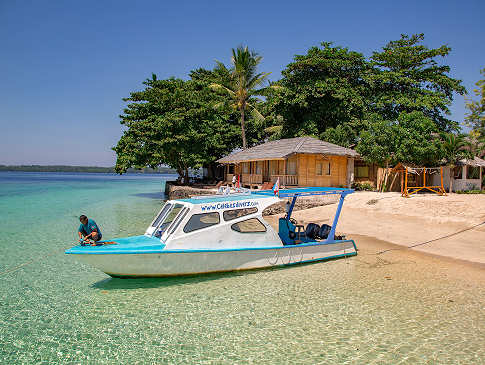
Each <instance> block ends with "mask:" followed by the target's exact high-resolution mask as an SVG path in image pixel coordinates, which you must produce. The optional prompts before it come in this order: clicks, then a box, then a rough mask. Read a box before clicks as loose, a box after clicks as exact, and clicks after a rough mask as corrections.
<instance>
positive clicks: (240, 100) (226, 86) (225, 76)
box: [210, 46, 270, 149]
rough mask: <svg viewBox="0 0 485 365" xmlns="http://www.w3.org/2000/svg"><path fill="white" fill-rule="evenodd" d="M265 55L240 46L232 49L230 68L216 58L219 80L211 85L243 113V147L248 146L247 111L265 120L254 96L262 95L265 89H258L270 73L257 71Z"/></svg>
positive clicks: (256, 117)
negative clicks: (262, 55)
mask: <svg viewBox="0 0 485 365" xmlns="http://www.w3.org/2000/svg"><path fill="white" fill-rule="evenodd" d="M262 59H263V57H261V56H259V55H258V54H257V53H256V52H254V51H250V50H249V49H248V47H247V46H246V47H243V46H239V47H238V48H237V49H234V48H233V49H232V57H231V64H232V67H231V68H230V69H228V68H226V66H225V65H224V64H223V63H222V62H219V61H217V60H216V63H217V66H216V68H215V70H214V71H215V73H216V74H218V75H219V80H218V81H219V82H214V83H212V84H211V85H210V87H211V88H212V89H213V90H215V91H218V92H221V93H224V94H227V95H229V96H230V98H231V100H232V103H231V104H232V107H233V108H235V109H237V110H238V111H239V112H240V113H241V135H242V142H243V148H244V149H246V148H247V146H248V145H247V141H246V126H245V112H246V110H248V109H249V111H250V113H251V115H252V116H253V118H255V119H256V120H258V121H263V120H264V117H263V115H262V114H261V113H260V112H259V111H258V110H257V108H256V105H255V102H256V99H255V98H254V96H255V95H261V94H262V92H263V91H264V90H265V89H259V90H256V87H258V86H260V85H261V84H262V83H263V82H264V81H265V80H266V78H267V77H268V75H269V74H270V73H269V72H262V73H257V72H256V69H257V66H258V64H259V63H260V62H261V60H262Z"/></svg>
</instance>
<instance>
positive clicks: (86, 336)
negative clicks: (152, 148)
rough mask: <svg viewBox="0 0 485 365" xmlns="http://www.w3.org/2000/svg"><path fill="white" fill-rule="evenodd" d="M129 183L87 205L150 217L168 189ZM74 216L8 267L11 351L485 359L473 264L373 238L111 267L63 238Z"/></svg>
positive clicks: (482, 295) (7, 353) (62, 357)
mask: <svg viewBox="0 0 485 365" xmlns="http://www.w3.org/2000/svg"><path fill="white" fill-rule="evenodd" d="M145 188H146V187H145ZM117 189H122V190H123V191H124V192H125V193H129V194H123V195H119V196H117V195H116V194H112V195H110V196H109V197H108V198H106V200H103V199H102V198H100V200H99V201H98V202H96V203H94V204H92V205H88V206H86V207H87V210H89V211H90V212H92V213H91V214H94V216H95V217H96V218H97V219H98V220H103V221H104V222H105V223H104V224H103V227H105V230H106V231H107V232H108V233H109V234H111V235H113V234H116V233H118V232H121V233H124V234H126V233H138V232H140V231H143V230H144V228H145V225H146V224H147V222H149V221H150V220H151V218H152V216H153V215H154V212H155V211H156V210H157V209H158V208H159V203H158V202H157V201H156V200H155V199H150V198H149V197H148V198H147V197H142V196H134V194H138V193H142V192H143V190H142V188H141V187H140V186H138V185H128V186H124V185H123V186H119V187H117ZM148 191H150V190H148ZM155 191H156V190H155ZM56 209H59V207H57V208H56ZM61 210H62V209H61ZM64 211H65V212H66V214H67V213H69V212H72V214H74V212H75V211H76V209H74V208H69V209H65V210H64ZM71 219H72V218H71V217H67V218H66V217H64V216H59V217H58V219H57V225H56V226H55V227H54V228H53V230H54V236H55V237H57V238H56V239H57V240H56V239H54V240H50V241H49V240H47V241H41V242H42V244H43V245H45V248H46V249H48V250H53V251H54V254H52V255H51V256H46V257H44V258H42V251H35V252H36V255H34V254H31V255H28V256H29V257H33V258H39V256H41V258H42V259H40V260H38V261H36V262H35V263H34V264H32V265H28V266H26V267H24V268H22V270H19V271H17V272H15V273H14V274H9V275H5V276H2V280H1V281H0V302H1V305H0V362H1V363H32V362H46V363H51V362H71V361H72V362H83V363H84V362H96V363H132V362H136V361H141V362H143V363H150V362H153V363H265V364H266V363H273V364H290V363H291V364H293V363H307V364H317V363H339V364H340V363H347V364H373V363H382V364H395V363H407V364H416V363H430V364H434V363H440V364H443V363H449V364H455V363H469V364H479V363H483V359H484V358H485V346H483V343H485V326H484V325H483V323H485V310H484V304H483V303H485V290H483V281H482V282H481V283H478V282H474V281H473V280H465V279H464V276H463V275H461V274H459V272H460V270H461V269H462V268H461V267H460V264H456V263H446V264H442V263H440V261H439V260H435V259H430V258H428V257H426V256H422V255H421V256H420V255H415V256H412V255H411V256H410V255H405V254H403V253H402V252H395V253H392V252H391V253H387V254H385V255H382V256H373V255H369V253H370V252H369V251H366V250H365V245H364V244H363V248H364V249H363V250H361V251H360V252H359V256H357V257H353V258H349V259H342V260H336V261H330V262H325V263H316V264H310V265H303V266H296V267H290V268H284V269H272V270H260V271H252V272H245V273H226V274H215V275H206V276H193V277H182V278H167V279H125V280H123V279H111V278H108V277H107V276H106V275H104V274H102V273H100V272H98V271H96V270H94V269H92V268H90V267H87V266H85V265H82V264H80V263H77V262H75V261H74V260H72V259H71V257H68V256H65V255H63V254H62V253H61V252H56V249H57V248H60V247H62V246H63V245H64V244H65V240H67V238H68V237H70V235H71V234H72V232H70V230H71V229H72V226H71ZM35 233H36V232H26V233H19V234H18V237H19V242H24V243H22V245H25V246H21V247H28V248H29V250H30V251H32V247H33V246H34V245H33V243H32V242H30V240H31V239H32V237H33V236H34V235H35ZM59 237H61V238H62V240H61V239H60V238H59ZM357 243H358V244H359V242H357ZM2 247H3V248H2ZM0 248H2V249H4V248H5V246H0ZM3 252H8V253H9V255H17V256H15V257H14V258H13V259H14V260H13V261H15V262H20V261H21V259H23V258H25V257H24V256H23V255H22V254H20V253H19V250H17V251H15V250H13V249H11V248H9V250H8V251H3ZM49 252H50V251H49ZM10 258H12V257H10ZM7 263H8V262H7ZM463 270H465V271H466V270H474V269H471V268H466V267H464V268H463ZM477 270H478V269H477ZM477 272H478V271H477ZM472 274H473V273H472ZM471 276H472V277H473V275H471ZM482 278H483V274H482Z"/></svg>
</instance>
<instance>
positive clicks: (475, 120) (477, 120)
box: [465, 68, 485, 137]
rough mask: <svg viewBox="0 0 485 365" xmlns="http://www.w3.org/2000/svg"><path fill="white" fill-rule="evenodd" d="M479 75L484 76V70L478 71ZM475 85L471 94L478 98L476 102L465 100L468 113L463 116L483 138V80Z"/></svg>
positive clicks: (484, 95)
mask: <svg viewBox="0 0 485 365" xmlns="http://www.w3.org/2000/svg"><path fill="white" fill-rule="evenodd" d="M480 73H481V74H482V76H485V68H483V69H482V70H480ZM475 85H476V86H477V88H476V89H474V90H473V93H474V94H475V96H478V100H472V99H468V98H467V99H466V108H467V109H468V113H467V114H466V116H465V122H466V123H467V125H468V126H470V127H472V128H473V130H475V131H477V132H478V133H479V134H480V135H481V136H483V137H485V79H482V80H479V81H477V82H476V83H475Z"/></svg>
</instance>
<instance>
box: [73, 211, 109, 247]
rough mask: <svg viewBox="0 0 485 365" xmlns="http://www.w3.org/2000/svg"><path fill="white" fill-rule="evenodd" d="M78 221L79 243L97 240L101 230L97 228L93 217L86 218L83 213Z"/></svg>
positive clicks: (100, 236)
mask: <svg viewBox="0 0 485 365" xmlns="http://www.w3.org/2000/svg"><path fill="white" fill-rule="evenodd" d="M79 221H80V222H81V225H80V226H79V229H78V232H77V233H78V234H79V242H80V243H81V244H83V243H85V242H87V243H89V242H90V241H94V242H98V241H99V240H100V239H101V238H103V235H102V234H101V230H100V229H99V227H98V225H97V224H96V222H95V221H94V220H93V219H88V217H86V216H85V215H84V214H83V215H81V216H80V217H79Z"/></svg>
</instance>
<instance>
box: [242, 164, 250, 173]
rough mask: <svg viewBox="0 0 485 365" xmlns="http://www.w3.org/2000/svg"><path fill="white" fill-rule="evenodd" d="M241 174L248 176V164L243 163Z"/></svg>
mask: <svg viewBox="0 0 485 365" xmlns="http://www.w3.org/2000/svg"><path fill="white" fill-rule="evenodd" d="M242 170H243V174H249V162H244V163H243V164H242Z"/></svg>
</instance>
